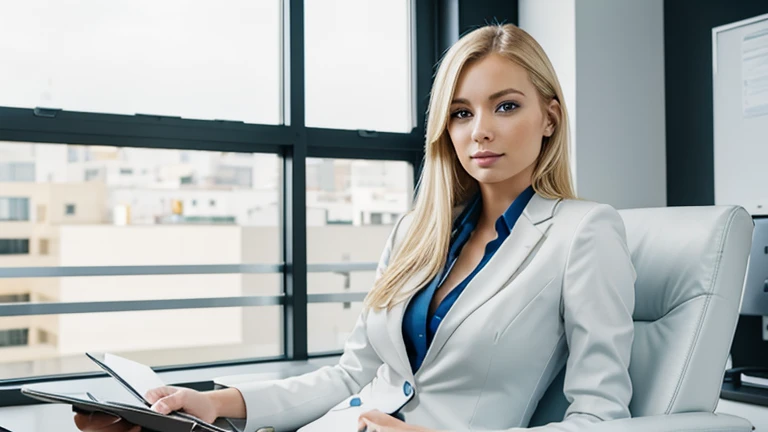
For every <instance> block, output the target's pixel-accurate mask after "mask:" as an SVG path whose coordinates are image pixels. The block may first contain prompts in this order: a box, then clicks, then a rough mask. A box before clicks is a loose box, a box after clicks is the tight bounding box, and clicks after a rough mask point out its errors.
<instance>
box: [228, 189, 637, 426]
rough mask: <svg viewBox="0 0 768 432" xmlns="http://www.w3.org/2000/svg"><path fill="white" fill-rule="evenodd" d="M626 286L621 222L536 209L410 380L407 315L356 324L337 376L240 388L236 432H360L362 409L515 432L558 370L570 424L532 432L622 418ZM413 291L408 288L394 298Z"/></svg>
mask: <svg viewBox="0 0 768 432" xmlns="http://www.w3.org/2000/svg"><path fill="white" fill-rule="evenodd" d="M411 222H412V214H409V215H407V216H405V217H404V218H403V219H402V220H401V221H400V222H398V224H397V225H396V226H395V228H394V230H393V232H392V234H391V236H390V238H389V240H388V242H387V245H386V248H385V250H384V253H383V254H382V258H381V261H380V263H379V270H378V271H379V274H381V272H382V271H383V270H384V269H385V268H386V266H387V263H388V261H389V256H390V255H391V253H392V252H393V251H396V250H397V248H398V247H399V245H400V244H401V243H402V239H403V237H404V236H405V235H406V233H407V232H408V227H409V225H410V224H411ZM635 276H636V275H635V270H634V267H633V265H632V262H631V260H630V254H629V251H628V249H627V245H626V234H625V229H624V223H623V220H622V219H621V217H620V216H619V214H618V213H617V212H616V210H614V209H613V208H612V207H610V206H608V205H605V204H596V203H593V202H588V201H581V200H551V199H545V198H543V197H541V196H539V195H538V194H537V195H534V196H533V198H532V199H531V201H530V202H529V203H528V205H527V207H526V208H525V211H524V212H523V214H522V216H521V217H520V218H519V219H518V221H517V223H516V224H515V226H514V228H513V229H512V232H511V233H510V235H509V237H508V238H507V239H506V240H505V241H504V242H503V243H502V245H501V246H500V248H499V249H498V251H497V252H496V253H495V255H494V256H493V257H492V258H491V260H490V261H489V262H488V263H487V265H486V266H485V267H484V268H483V269H482V270H481V271H480V272H479V273H478V274H477V275H476V276H475V277H474V279H473V280H472V281H471V282H470V283H469V285H468V286H467V287H466V289H465V290H464V291H463V292H462V294H461V295H460V296H459V298H458V300H457V301H456V303H455V304H454V305H453V307H452V308H451V310H450V311H449V313H448V314H447V316H446V317H445V318H444V320H443V322H442V323H441V324H440V327H439V328H438V330H437V332H436V334H435V336H434V339H433V341H432V344H431V346H430V347H429V350H428V351H427V354H426V357H425V359H424V362H423V364H422V366H421V368H420V369H419V370H418V371H417V372H416V374H413V373H412V372H411V367H410V364H409V362H408V356H407V354H406V350H405V345H404V343H403V335H402V319H403V313H404V311H405V308H406V306H407V303H403V304H399V305H397V306H395V307H394V308H392V310H390V311H386V310H384V311H376V312H373V311H364V312H363V313H362V314H361V316H360V318H359V319H358V321H357V324H356V326H355V328H354V330H353V331H352V334H351V335H350V337H349V339H348V340H347V342H346V345H345V346H344V354H343V355H342V356H341V358H340V360H339V363H338V365H335V366H333V367H325V368H322V369H319V370H317V371H314V372H311V373H308V374H305V375H302V376H299V377H294V378H288V379H284V380H277V381H267V382H263V381H262V382H248V383H244V384H240V385H236V386H235V387H236V388H238V389H239V390H240V392H241V393H242V395H243V398H244V399H245V404H246V409H247V423H246V429H245V431H246V432H253V431H255V430H256V429H257V428H259V427H262V426H274V427H275V429H276V430H277V431H291V430H295V429H298V428H300V427H302V426H303V425H306V424H308V423H311V424H310V426H308V427H306V428H305V429H304V430H307V431H329V430H334V431H339V432H345V431H349V432H356V430H357V427H356V425H357V417H358V416H359V415H360V414H361V413H363V412H366V411H369V410H371V409H379V410H381V411H384V412H390V413H391V412H394V411H397V410H399V412H400V413H401V414H403V416H404V417H405V421H406V422H407V423H410V424H415V425H419V426H424V427H428V428H432V429H439V430H451V431H465V430H495V431H502V430H503V431H509V430H511V431H517V430H519V429H518V428H524V427H525V426H526V425H527V424H528V422H529V420H530V418H531V415H532V414H533V412H534V410H535V409H536V406H537V404H538V401H539V399H540V398H541V396H542V395H543V393H544V391H545V390H546V389H547V387H548V386H549V384H550V383H551V382H552V380H553V379H554V377H555V376H556V375H557V374H558V372H559V371H560V370H561V369H562V367H563V366H565V367H566V376H565V384H564V392H565V396H566V398H567V399H568V401H569V402H570V406H569V408H568V410H567V413H566V415H565V418H564V419H563V421H562V422H559V423H551V424H549V425H546V426H542V427H540V428H536V430H538V431H542V432H544V431H546V432H550V431H552V432H554V431H576V430H581V429H583V427H584V426H586V425H588V424H589V423H592V422H597V421H601V420H612V419H618V418H624V417H629V415H630V413H629V409H628V405H629V402H630V399H631V398H632V383H631V381H630V378H629V372H628V368H629V359H630V350H631V347H632V339H633V335H634V326H633V322H632V312H633V309H634V300H635V296H634V282H635ZM422 278H423V274H418V273H417V274H414V276H413V278H412V279H411V280H410V281H409V282H408V283H407V284H406V286H404V287H403V289H411V288H413V287H415V284H417V283H418V282H419V281H421V280H422ZM329 410H330V411H329ZM326 413H327V414H326ZM317 419H319V420H317ZM312 422H314V423H312Z"/></svg>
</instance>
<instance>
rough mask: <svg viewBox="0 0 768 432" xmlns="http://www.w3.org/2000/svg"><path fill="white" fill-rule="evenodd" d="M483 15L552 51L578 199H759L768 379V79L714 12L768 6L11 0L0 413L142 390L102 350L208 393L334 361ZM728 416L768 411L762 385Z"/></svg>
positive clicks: (747, 16)
mask: <svg viewBox="0 0 768 432" xmlns="http://www.w3.org/2000/svg"><path fill="white" fill-rule="evenodd" d="M488 23H513V24H516V25H518V26H520V27H521V28H523V29H524V30H526V31H528V32H529V33H530V34H531V35H532V36H533V37H534V38H536V39H537V41H538V42H539V43H540V44H541V45H542V47H543V48H544V50H545V51H546V52H547V54H548V55H549V57H550V59H551V61H552V63H553V65H554V67H555V69H556V71H557V73H558V77H559V79H560V83H561V85H562V87H563V90H564V93H565V99H566V100H565V104H566V105H567V107H568V110H569V114H570V117H571V138H572V144H571V151H572V163H573V166H572V171H573V176H574V181H575V185H576V188H577V193H578V195H579V196H580V197H582V198H585V199H589V200H593V201H598V202H603V203H607V204H610V205H612V206H614V207H615V208H617V209H634V208H656V207H680V206H682V207H688V206H713V205H739V206H742V207H744V208H745V209H747V211H748V212H749V213H750V215H751V216H752V217H753V218H754V220H755V231H754V238H753V244H752V250H751V255H750V262H749V265H748V269H747V271H746V277H745V285H744V294H743V303H742V306H741V314H740V316H739V318H738V323H737V326H736V329H735V333H734V336H733V342H732V345H731V348H730V356H729V360H728V365H727V367H728V368H729V369H730V368H754V369H757V370H756V371H750V372H749V373H750V374H753V375H754V376H755V377H757V378H761V377H763V378H766V379H768V372H761V371H760V370H759V369H760V368H766V369H767V370H768V321H767V320H766V319H765V318H764V317H765V316H768V300H765V299H763V297H762V296H765V295H768V294H765V292H768V288H766V287H768V282H767V281H768V260H766V259H765V258H764V257H765V256H768V255H766V254H768V232H766V231H768V227H766V225H765V221H766V220H768V219H766V217H768V198H766V197H765V192H764V191H763V189H762V187H761V186H762V185H763V184H764V183H763V181H764V180H763V175H762V174H763V173H762V172H761V166H762V165H761V163H760V161H761V160H765V159H764V158H762V156H768V155H766V154H764V153H765V152H766V151H768V150H765V149H766V148H768V147H767V146H766V140H765V137H766V136H768V96H764V95H763V96H760V93H759V92H757V93H755V94H756V96H754V98H755V99H752V101H751V103H753V104H755V105H756V106H757V108H755V109H753V110H752V111H749V109H748V108H749V107H747V106H746V105H745V104H746V102H744V100H745V99H744V97H745V96H744V95H745V94H746V92H748V91H750V90H748V89H746V88H741V87H735V89H729V88H723V89H719V88H718V87H717V85H718V84H717V73H720V70H721V69H724V68H725V66H722V67H721V66H719V65H718V63H717V57H718V55H720V54H719V52H718V50H717V48H718V45H717V43H718V42H717V40H718V39H717V37H716V36H717V34H718V33H717V32H716V31H714V30H717V29H720V30H721V31H722V32H727V31H729V30H731V29H739V28H743V27H744V26H753V27H749V28H750V29H753V28H754V29H756V30H750V31H753V32H754V34H762V33H760V32H764V33H765V34H768V2H766V1H763V0H504V1H501V0H471V1H470V0H397V1H389V0H387V1H378V0H264V1H259V2H251V1H246V0H238V1H233V2H223V3H215V4H214V3H208V2H186V1H181V0H161V1H159V2H135V1H132V2H128V1H116V2H110V3H109V4H106V3H105V2H101V1H98V0H82V1H78V2H66V3H64V2H62V3H56V2H48V1H42V0H29V1H24V2H19V1H13V0H0V36H2V37H0V55H2V58H3V60H2V63H1V64H2V68H0V429H2V428H5V429H7V430H9V431H12V432H18V431H22V432H27V431H34V432H36V431H43V430H50V429H52V427H55V428H56V430H60V431H75V430H77V429H76V428H75V425H74V423H73V422H72V421H71V420H72V412H71V407H66V406H57V405H49V404H41V403H39V402H38V401H35V400H33V399H30V398H29V397H27V396H25V395H23V394H21V392H20V388H21V386H23V385H36V386H40V388H44V389H50V390H56V391H66V392H82V391H100V392H103V393H104V394H107V395H109V397H114V398H120V397H124V396H125V395H124V394H121V391H122V389H121V388H120V387H119V385H118V384H116V383H114V382H113V381H112V380H111V378H109V377H107V376H106V375H105V374H104V373H103V372H101V370H100V369H99V368H98V367H97V366H96V365H95V364H93V363H92V362H90V361H89V360H88V358H87V357H86V356H85V355H84V353H85V352H88V351H91V352H93V351H96V352H105V351H108V352H114V353H116V354H119V355H123V356H125V357H126V358H130V359H134V360H136V361H139V362H141V363H144V364H147V365H150V366H152V367H153V368H155V370H156V371H157V372H158V373H159V374H160V376H161V377H162V379H163V380H164V381H165V382H166V383H169V384H174V385H184V386H189V387H192V388H195V389H200V390H204V389H210V388H213V387H214V386H215V385H227V384H228V383H230V382H233V380H237V379H242V377H243V376H244V375H245V376H248V377H252V378H254V379H271V378H280V377H287V376H293V375H297V374H301V373H304V372H308V371H311V370H315V369H316V368H318V367H321V366H323V365H330V364H334V362H335V361H336V360H337V359H338V356H339V355H340V353H341V349H342V347H343V343H344V340H345V337H346V336H347V335H348V334H349V331H350V330H351V328H352V326H353V325H354V323H355V320H356V318H357V315H358V314H359V313H360V311H361V308H362V300H363V299H364V297H365V294H366V292H367V290H368V289H369V288H370V286H371V284H372V282H373V278H374V273H375V268H376V262H377V260H378V258H379V254H380V252H381V249H382V247H383V245H384V242H385V240H386V238H387V236H388V235H389V232H390V230H391V229H392V225H393V224H394V222H395V221H396V220H397V218H399V216H401V215H402V214H403V213H405V212H406V211H407V210H408V206H409V205H410V203H411V201H412V200H413V197H414V193H415V188H416V181H417V179H418V175H419V170H420V167H421V164H422V159H423V156H424V155H423V146H424V135H425V127H424V125H425V113H426V108H427V101H428V97H429V90H430V86H431V84H432V79H433V74H434V71H435V65H436V63H437V62H438V60H439V59H440V56H441V54H442V53H443V52H444V51H445V50H446V49H447V48H448V47H449V46H450V45H451V44H452V43H453V42H455V41H456V40H457V39H458V38H459V36H460V35H462V34H465V33H466V32H468V31H470V30H472V29H474V28H476V27H478V26H481V25H484V24H488ZM723 34H725V33H723ZM740 35H741V34H740ZM739 37H741V36H739ZM759 38H762V41H759V42H758V43H763V44H764V45H761V46H762V48H758V51H759V50H760V49H763V50H765V52H766V53H768V42H765V41H766V40H768V36H758V39H759ZM723 40H725V39H723ZM736 42H739V43H741V42H743V40H742V39H738V40H736ZM734 46H736V47H740V46H743V45H738V44H736V45H734ZM737 51H738V50H737ZM759 52H760V53H763V54H762V56H763V57H762V58H763V59H764V61H765V62H766V63H765V64H768V57H767V56H768V54H765V53H764V52H763V51H759ZM725 55H726V54H725V53H723V54H722V56H725ZM734 56H735V57H733V58H734V59H736V60H734V61H733V62H728V63H727V66H728V67H733V68H737V69H735V70H736V72H735V73H737V74H738V73H739V71H740V70H739V69H738V67H742V68H743V66H744V64H746V63H745V62H747V61H748V60H749V58H748V57H746V56H744V55H743V52H741V51H738V52H736V53H735V54H734ZM755 71H756V72H755ZM753 72H754V73H755V74H758V75H759V74H761V73H762V74H763V75H762V76H763V77H764V78H763V79H764V80H766V82H768V68H766V67H765V66H763V69H760V67H759V66H757V67H756V69H754V70H753ZM740 73H741V74H742V75H740V76H739V77H737V78H738V80H737V82H739V83H743V82H744V80H745V79H746V78H745V75H744V74H745V72H744V70H741V71H740ZM718 89H719V90H718ZM718 92H720V93H718ZM763 94H768V87H766V90H764V93H763ZM761 97H762V98H763V99H764V100H763V99H760V98H761ZM718 98H719V99H718ZM760 104H763V105H760ZM761 106H762V108H761ZM724 107H727V108H729V109H730V108H733V110H736V111H735V114H734V113H733V112H731V111H733V110H730V111H727V112H725V111H726V110H725V108H724ZM763 109H765V111H762V110H763ZM731 114H733V116H734V118H739V119H742V120H744V121H749V122H750V123H749V126H748V128H749V130H750V131H756V132H755V133H756V135H753V136H752V137H746V136H745V137H742V136H741V135H738V136H739V137H741V139H739V140H738V141H739V142H743V144H739V143H734V142H732V141H731V140H730V138H729V137H730V136H729V135H727V134H725V133H724V132H723V131H725V130H726V127H725V126H717V125H718V123H717V122H718V121H720V120H719V119H722V118H728V119H730V118H731V117H730V116H729V115H731ZM718 116H720V117H718ZM723 116H725V117H723ZM745 128H747V127H746V126H745V127H741V126H738V125H737V126H735V129H734V133H741V132H743V131H744V130H746V129H745ZM728 130H730V129H728ZM718 133H720V135H718ZM760 133H762V135H760ZM760 137H762V138H760ZM726 141H727V142H726ZM761 147H762V148H761ZM726 380H727V377H726ZM758 381H759V380H755V382H756V383H757V382H758ZM715 412H717V413H723V414H730V415H735V416H739V417H742V418H745V419H747V420H748V421H749V422H750V423H751V424H752V425H753V426H754V427H755V430H757V431H768V385H766V386H765V388H763V387H761V385H760V384H754V385H747V384H744V385H741V386H735V385H733V383H729V382H726V383H724V384H723V390H722V393H721V395H720V399H719V403H718V404H717V407H716V408H715Z"/></svg>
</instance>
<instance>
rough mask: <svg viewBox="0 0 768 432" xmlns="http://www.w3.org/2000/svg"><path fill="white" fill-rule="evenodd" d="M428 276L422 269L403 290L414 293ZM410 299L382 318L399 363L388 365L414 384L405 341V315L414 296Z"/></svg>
mask: <svg viewBox="0 0 768 432" xmlns="http://www.w3.org/2000/svg"><path fill="white" fill-rule="evenodd" d="M426 276H427V271H426V269H422V270H420V271H418V272H416V273H415V274H414V275H413V276H412V277H411V278H410V279H408V281H407V282H406V283H405V284H404V285H403V288H402V289H403V290H407V291H414V289H415V288H416V285H417V284H419V283H420V282H422V281H423V280H424V278H425V277H426ZM415 294H416V292H413V294H412V295H411V296H410V297H409V298H408V300H407V301H404V302H400V303H398V304H397V305H395V306H394V307H393V308H392V309H391V310H389V311H382V312H381V314H382V317H383V318H384V322H383V323H382V324H383V325H384V326H386V329H387V336H388V337H387V339H388V340H389V341H390V342H391V345H392V349H393V351H392V352H394V353H396V356H397V360H398V361H397V362H395V363H390V362H388V364H389V365H390V366H391V367H393V368H394V369H395V371H396V372H397V373H399V374H400V375H401V376H403V377H407V379H409V380H411V382H413V371H412V370H411V362H410V361H409V360H408V353H407V352H406V350H405V341H404V340H403V315H404V314H405V310H406V308H407V307H408V304H409V303H410V302H411V299H413V295H415Z"/></svg>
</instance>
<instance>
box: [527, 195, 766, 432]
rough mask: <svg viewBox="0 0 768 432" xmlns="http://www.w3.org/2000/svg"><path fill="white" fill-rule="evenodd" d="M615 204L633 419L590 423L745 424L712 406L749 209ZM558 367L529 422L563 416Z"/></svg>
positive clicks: (735, 310) (646, 430)
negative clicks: (629, 276) (626, 273)
mask: <svg viewBox="0 0 768 432" xmlns="http://www.w3.org/2000/svg"><path fill="white" fill-rule="evenodd" d="M619 213H621V216H622V217H623V218H624V223H625V225H626V228H627V241H628V243H629V249H630V251H631V252H632V261H633V262H634V264H635V269H636V270H637V283H636V285H635V289H636V294H635V313H634V320H635V341H634V345H633V348H632V360H631V364H630V375H631V377H632V384H633V387H634V395H633V397H632V402H631V403H630V411H631V412H632V417H633V418H631V419H623V420H614V421H606V422H598V423H596V424H595V426H594V427H590V428H589V432H592V431H611V432H618V431H637V432H665V431H691V432H693V431H707V432H741V431H744V432H748V431H751V430H752V425H751V424H750V423H749V422H748V421H747V420H744V419H742V418H739V417H734V416H730V415H723V414H714V410H715V408H716V406H717V402H718V399H719V395H720V387H721V383H722V378H723V374H724V371H725V363H726V359H727V357H728V352H729V350H730V347H731V341H732V339H733V333H734V331H735V329H736V321H737V319H738V315H739V305H740V302H741V296H742V289H743V285H744V276H745V273H746V266H747V259H748V257H749V252H750V248H751V244H752V230H753V222H752V218H751V217H750V215H749V214H748V213H747V212H746V211H745V210H744V209H743V208H741V207H725V206H711V207H676V208H675V207H670V208H649V209H636V210H621V211H620V212H619ZM563 376H564V373H563V372H561V373H560V375H559V376H558V377H557V378H556V379H555V381H554V382H553V383H552V384H551V385H550V387H549V389H548V390H547V392H546V393H545V395H544V397H543V398H542V400H541V401H540V402H539V405H538V408H537V410H536V412H535V413H534V415H533V417H532V419H531V424H530V426H538V425H544V424H546V423H549V422H556V421H561V420H562V419H563V415H564V414H565V410H566V408H567V406H568V402H567V401H566V400H565V396H564V395H563ZM585 432H586V431H585Z"/></svg>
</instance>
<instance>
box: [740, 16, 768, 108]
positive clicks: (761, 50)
mask: <svg viewBox="0 0 768 432" xmlns="http://www.w3.org/2000/svg"><path fill="white" fill-rule="evenodd" d="M741 78H742V97H741V103H742V113H743V115H744V117H745V118H746V117H757V116H762V115H768V29H762V30H758V31H755V32H752V33H749V34H746V35H744V39H742V41H741Z"/></svg>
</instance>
